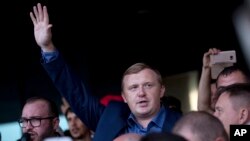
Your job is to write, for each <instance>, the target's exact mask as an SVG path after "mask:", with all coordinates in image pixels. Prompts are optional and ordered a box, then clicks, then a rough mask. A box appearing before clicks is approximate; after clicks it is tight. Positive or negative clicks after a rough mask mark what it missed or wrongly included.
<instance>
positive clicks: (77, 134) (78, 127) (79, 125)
mask: <svg viewBox="0 0 250 141" xmlns="http://www.w3.org/2000/svg"><path fill="white" fill-rule="evenodd" d="M67 121H68V125H69V131H70V134H71V135H72V137H73V138H74V139H82V138H84V136H86V135H90V134H88V132H89V130H88V129H87V127H86V126H85V124H84V123H83V122H82V121H81V120H80V119H79V118H78V117H77V116H76V114H75V113H73V112H69V113H68V114H67Z"/></svg>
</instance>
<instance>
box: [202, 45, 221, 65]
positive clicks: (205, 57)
mask: <svg viewBox="0 0 250 141" xmlns="http://www.w3.org/2000/svg"><path fill="white" fill-rule="evenodd" d="M219 52H220V50H219V49H217V48H210V49H209V50H208V52H206V53H204V55H203V67H205V68H206V67H209V68H210V67H211V66H210V55H214V54H218V53H219Z"/></svg>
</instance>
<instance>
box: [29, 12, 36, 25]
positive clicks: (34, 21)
mask: <svg viewBox="0 0 250 141" xmlns="http://www.w3.org/2000/svg"><path fill="white" fill-rule="evenodd" d="M30 18H31V20H32V22H33V24H34V25H36V24H37V21H36V18H35V16H34V14H33V13H32V12H30Z"/></svg>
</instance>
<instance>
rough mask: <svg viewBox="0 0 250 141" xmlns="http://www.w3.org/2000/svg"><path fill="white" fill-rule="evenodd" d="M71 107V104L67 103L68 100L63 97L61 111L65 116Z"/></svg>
mask: <svg viewBox="0 0 250 141" xmlns="http://www.w3.org/2000/svg"><path fill="white" fill-rule="evenodd" d="M69 107H70V105H69V103H68V102H67V100H66V99H65V98H64V97H62V105H61V111H62V113H63V114H65V113H66V110H67V109H68V108H69Z"/></svg>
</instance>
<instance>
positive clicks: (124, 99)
mask: <svg viewBox="0 0 250 141" xmlns="http://www.w3.org/2000/svg"><path fill="white" fill-rule="evenodd" d="M122 99H123V101H124V102H125V103H127V100H126V97H125V95H124V93H123V92H122Z"/></svg>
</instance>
